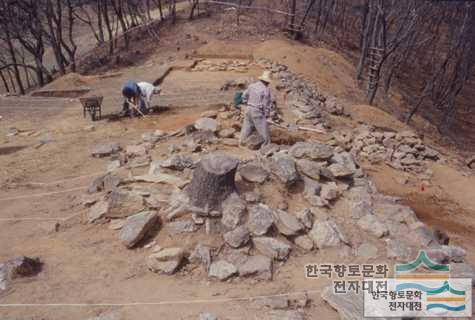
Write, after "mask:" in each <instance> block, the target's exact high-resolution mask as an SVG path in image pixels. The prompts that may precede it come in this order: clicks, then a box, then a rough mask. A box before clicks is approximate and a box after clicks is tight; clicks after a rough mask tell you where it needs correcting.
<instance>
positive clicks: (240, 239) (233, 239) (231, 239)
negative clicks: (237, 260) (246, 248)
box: [223, 226, 250, 248]
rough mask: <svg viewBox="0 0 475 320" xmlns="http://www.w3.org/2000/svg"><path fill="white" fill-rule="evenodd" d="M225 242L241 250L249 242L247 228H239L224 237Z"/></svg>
mask: <svg viewBox="0 0 475 320" xmlns="http://www.w3.org/2000/svg"><path fill="white" fill-rule="evenodd" d="M223 238H224V241H226V243H227V244H228V245H230V246H231V247H233V248H239V247H241V246H243V245H245V244H246V243H247V242H249V239H250V237H249V231H248V230H247V228H246V227H243V226H239V227H237V228H236V229H234V230H232V231H229V232H227V233H225V234H224V235H223Z"/></svg>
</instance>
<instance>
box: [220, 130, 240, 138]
mask: <svg viewBox="0 0 475 320" xmlns="http://www.w3.org/2000/svg"><path fill="white" fill-rule="evenodd" d="M235 133H236V129H234V128H226V129H223V130H220V131H219V132H218V137H220V138H233V137H234V134H235Z"/></svg>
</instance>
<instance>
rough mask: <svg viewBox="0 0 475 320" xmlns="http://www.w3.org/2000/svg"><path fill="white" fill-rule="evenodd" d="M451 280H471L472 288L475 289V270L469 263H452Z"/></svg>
mask: <svg viewBox="0 0 475 320" xmlns="http://www.w3.org/2000/svg"><path fill="white" fill-rule="evenodd" d="M450 277H451V278H471V279H472V286H473V287H475V268H474V267H473V266H471V265H469V264H467V263H451V264H450Z"/></svg>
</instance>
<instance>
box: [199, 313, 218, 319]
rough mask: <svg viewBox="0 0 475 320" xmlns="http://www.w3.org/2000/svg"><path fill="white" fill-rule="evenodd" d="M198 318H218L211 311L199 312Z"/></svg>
mask: <svg viewBox="0 0 475 320" xmlns="http://www.w3.org/2000/svg"><path fill="white" fill-rule="evenodd" d="M200 320H218V317H216V316H215V315H214V314H212V313H208V312H206V313H200Z"/></svg>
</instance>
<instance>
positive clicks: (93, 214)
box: [87, 200, 109, 223]
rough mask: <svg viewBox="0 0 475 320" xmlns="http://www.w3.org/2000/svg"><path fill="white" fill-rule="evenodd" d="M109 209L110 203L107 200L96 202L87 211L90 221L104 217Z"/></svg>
mask: <svg viewBox="0 0 475 320" xmlns="http://www.w3.org/2000/svg"><path fill="white" fill-rule="evenodd" d="M108 211H109V203H108V202H107V201H104V200H101V201H99V202H97V203H95V204H94V205H93V206H92V207H91V208H90V209H89V211H88V213H87V221H88V222H89V223H94V222H96V221H98V220H101V219H102V218H104V217H105V216H106V214H107V212H108Z"/></svg>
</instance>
